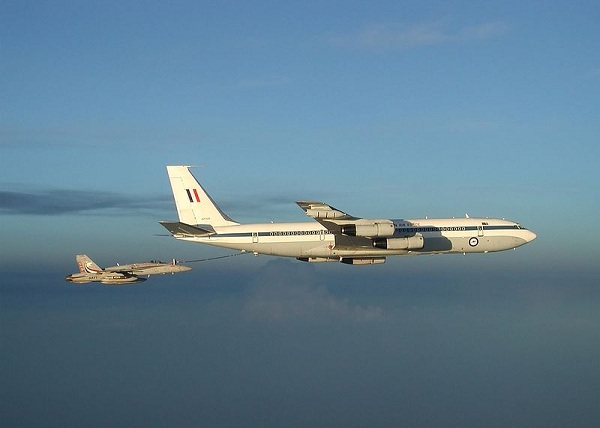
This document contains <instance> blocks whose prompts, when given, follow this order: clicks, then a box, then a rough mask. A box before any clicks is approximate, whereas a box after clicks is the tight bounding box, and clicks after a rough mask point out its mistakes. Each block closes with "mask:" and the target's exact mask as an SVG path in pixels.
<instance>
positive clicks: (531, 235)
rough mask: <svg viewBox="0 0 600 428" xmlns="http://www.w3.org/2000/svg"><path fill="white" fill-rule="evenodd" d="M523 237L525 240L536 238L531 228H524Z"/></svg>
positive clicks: (529, 240)
mask: <svg viewBox="0 0 600 428" xmlns="http://www.w3.org/2000/svg"><path fill="white" fill-rule="evenodd" d="M524 238H525V240H526V241H527V242H531V241H533V240H534V239H535V238H537V235H536V234H535V233H533V232H532V231H531V230H526V231H525V236H524Z"/></svg>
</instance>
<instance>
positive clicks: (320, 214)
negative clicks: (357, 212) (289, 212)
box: [296, 201, 358, 221]
mask: <svg viewBox="0 0 600 428" xmlns="http://www.w3.org/2000/svg"><path fill="white" fill-rule="evenodd" d="M296 203H297V204H298V206H299V207H300V208H302V209H303V210H304V212H305V213H306V215H307V216H309V217H312V218H314V219H315V220H317V221H319V220H358V218H357V217H353V216H351V215H350V214H347V213H345V212H343V211H341V210H338V209H337V208H334V207H332V206H331V205H327V204H326V203H324V202H317V201H298V202H296Z"/></svg>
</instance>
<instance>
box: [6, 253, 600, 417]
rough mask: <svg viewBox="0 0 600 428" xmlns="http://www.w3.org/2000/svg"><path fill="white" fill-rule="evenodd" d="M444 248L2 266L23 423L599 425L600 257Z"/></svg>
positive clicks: (10, 362)
mask: <svg viewBox="0 0 600 428" xmlns="http://www.w3.org/2000/svg"><path fill="white" fill-rule="evenodd" d="M429 263H430V264H424V265H421V264H420V262H418V261H415V262H412V261H411V260H405V261H403V263H402V264H401V265H399V266H398V268H397V269H392V270H390V269H389V267H388V266H387V265H385V266H382V267H378V268H377V269H371V268H369V267H365V268H357V269H353V267H347V266H338V265H325V266H322V265H319V266H314V265H307V264H301V263H299V262H291V261H287V260H273V261H272V262H268V263H267V264H265V265H264V266H261V267H259V268H247V267H246V268H243V269H238V268H233V267H232V265H231V264H226V263H215V264H200V265H198V266H197V267H196V268H195V269H194V271H192V272H190V273H189V275H187V276H183V275H182V276H177V275H174V276H170V275H169V276H164V277H160V278H151V279H150V280H149V281H147V282H145V283H144V284H143V285H141V286H132V287H117V288H110V287H101V286H88V287H76V286H73V285H72V284H67V283H65V282H64V281H63V279H62V277H61V276H60V275H54V276H53V275H52V274H51V273H48V272H46V273H44V274H43V275H41V274H40V275H39V276H27V277H26V276H22V277H10V276H9V275H4V277H3V281H4V284H3V285H2V286H0V325H1V326H2V327H1V328H0V342H1V343H2V344H3V346H2V348H1V349H0V364H1V366H0V368H1V370H2V388H0V414H2V415H3V422H4V423H5V424H6V425H7V426H41V425H46V426H48V425H50V426H58V425H60V426H112V425H115V424H119V425H122V426H129V427H138V426H139V427H143V426H149V425H151V426H214V427H233V426H245V427H263V426H287V427H306V426H322V427H325V426H348V427H359V426H378V427H398V426H411V427H430V426H461V427H481V426H486V427H488V426H489V427H505V426H544V427H557V428H558V427H564V426H578V427H595V426H596V425H597V421H598V418H600V410H599V409H598V406H597V391H598V385H599V384H600V369H599V368H598V359H599V358H600V337H599V333H598V325H599V323H600V315H599V312H598V310H597V307H598V305H599V304H600V291H599V287H598V286H597V284H596V282H597V281H596V278H597V275H595V273H594V272H591V273H590V272H588V273H581V272H579V273H576V274H568V273H557V272H550V271H548V270H542V269H536V268H534V267H531V270H530V271H527V272H516V271H515V272H513V271H510V270H509V271H506V270H502V269H499V270H498V271H495V272H482V271H480V270H477V269H471V270H470V271H469V272H465V273H463V274H460V273H457V272H455V271H451V270H444V271H443V272H440V271H441V270H442V269H440V268H439V266H440V265H439V264H435V263H436V262H435V261H433V258H430V259H429ZM432 266H438V268H437V269H435V268H432ZM348 268H349V269H348ZM386 269H387V270H386ZM54 277H56V278H54ZM53 278H54V279H53ZM7 284H12V285H11V286H10V287H8V286H7Z"/></svg>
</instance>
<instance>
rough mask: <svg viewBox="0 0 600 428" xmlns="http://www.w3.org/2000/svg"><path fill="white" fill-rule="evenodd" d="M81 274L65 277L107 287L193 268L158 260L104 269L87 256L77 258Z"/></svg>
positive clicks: (75, 281) (69, 279)
mask: <svg viewBox="0 0 600 428" xmlns="http://www.w3.org/2000/svg"><path fill="white" fill-rule="evenodd" d="M75 260H76V261H77V265H78V266H79V272H77V273H73V274H71V275H68V276H67V277H65V281H69V282H73V283H75V284H87V283H89V282H99V283H101V284H105V285H124V284H133V283H136V282H143V281H145V280H146V278H140V277H139V276H138V275H148V276H150V275H157V274H165V273H177V272H186V271H188V270H191V269H192V268H191V267H188V266H184V265H179V264H177V263H176V261H175V259H173V260H172V261H171V263H162V262H160V261H157V260H153V261H150V262H142V263H132V264H128V265H117V266H111V267H107V268H105V269H102V268H101V267H99V266H98V265H97V264H96V263H94V261H93V260H92V259H90V258H89V257H88V256H86V255H85V254H78V255H77V256H75Z"/></svg>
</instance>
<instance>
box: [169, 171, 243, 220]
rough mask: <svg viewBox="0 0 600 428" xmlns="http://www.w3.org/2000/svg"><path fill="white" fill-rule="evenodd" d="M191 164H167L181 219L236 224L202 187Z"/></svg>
mask: <svg viewBox="0 0 600 428" xmlns="http://www.w3.org/2000/svg"><path fill="white" fill-rule="evenodd" d="M189 168H190V167H189V166H167V173H168V174H169V181H170V182H171V188H172V189H173V197H174V198H175V205H176V206H177V214H178V215H179V221H180V222H182V223H186V224H193V225H196V224H203V225H211V226H231V225H236V224H239V223H236V222H235V221H233V220H232V219H230V218H229V217H228V216H227V215H225V214H224V213H223V211H221V209H220V208H219V207H218V206H217V204H215V202H214V201H213V200H212V198H211V197H210V196H209V195H208V193H206V191H205V190H204V189H203V188H202V186H201V185H200V183H198V180H196V177H194V176H193V175H192V173H191V172H190V170H189Z"/></svg>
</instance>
